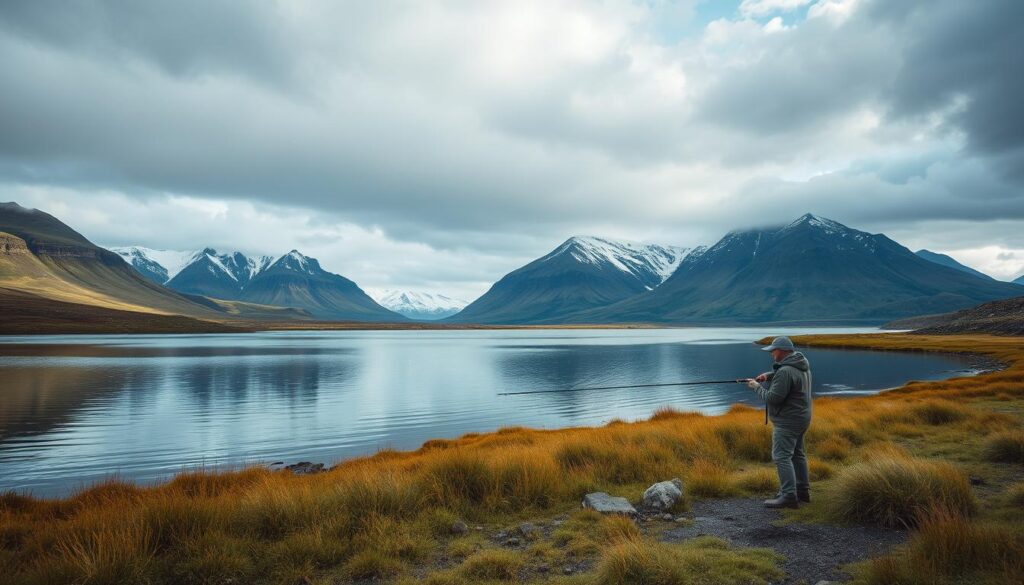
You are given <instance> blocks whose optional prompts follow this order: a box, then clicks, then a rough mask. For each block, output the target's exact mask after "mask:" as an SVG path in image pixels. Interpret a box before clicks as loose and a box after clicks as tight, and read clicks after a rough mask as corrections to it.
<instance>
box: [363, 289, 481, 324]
mask: <svg viewBox="0 0 1024 585" xmlns="http://www.w3.org/2000/svg"><path fill="white" fill-rule="evenodd" d="M367 293H368V294H370V295H371V296H372V297H373V299H374V300H375V301H377V302H378V303H380V305H381V306H383V307H385V308H387V309H390V310H392V311H394V312H396V313H399V314H402V315H405V316H406V317H410V318H413V319H443V318H445V317H448V316H450V315H454V314H455V313H458V312H459V311H461V310H462V309H463V308H464V307H465V306H466V305H468V304H469V303H468V302H466V301H463V300H459V299H453V298H451V297H448V296H445V295H443V294H440V293H433V292H427V291H411V290H394V289H381V290H372V289H371V290H368V291H367Z"/></svg>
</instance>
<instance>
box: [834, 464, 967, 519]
mask: <svg viewBox="0 0 1024 585" xmlns="http://www.w3.org/2000/svg"><path fill="white" fill-rule="evenodd" d="M830 495H831V503H830V506H831V510H832V513H833V514H834V516H835V517H836V519H837V520H840V521H845V522H860V523H869V524H877V525H880V526H884V527H890V528H892V527H905V526H914V525H916V524H918V523H919V522H920V521H921V519H922V517H923V515H924V514H926V513H927V512H928V511H929V510H933V509H937V508H941V509H944V510H949V511H950V512H951V513H957V514H961V515H963V516H968V515H970V514H972V513H973V512H974V510H975V501H974V496H973V494H972V493H971V486H970V484H969V483H968V482H967V478H966V477H964V475H963V474H962V473H961V472H960V471H959V470H957V469H956V468H955V467H953V466H952V465H950V464H948V463H933V462H930V461H925V460H920V459H911V458H892V457H883V458H878V459H872V460H870V461H867V462H864V463H858V464H856V465H853V466H850V467H847V468H845V469H843V470H842V471H840V473H839V474H838V475H837V476H836V479H835V485H834V486H833V487H832V490H831V494H830Z"/></svg>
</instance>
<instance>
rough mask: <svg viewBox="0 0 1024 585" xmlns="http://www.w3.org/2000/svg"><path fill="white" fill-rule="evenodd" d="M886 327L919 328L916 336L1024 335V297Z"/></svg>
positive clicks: (992, 302)
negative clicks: (961, 334)
mask: <svg viewBox="0 0 1024 585" xmlns="http://www.w3.org/2000/svg"><path fill="white" fill-rule="evenodd" d="M885 326H886V328H889V329H915V331H914V333H921V334H927V335H948V334H952V333H991V334H993V335H1024V296H1021V297H1015V298H1012V299H1004V300H1000V301H991V302H988V303H983V304H981V305H978V306H976V307H971V308H969V309H963V310H961V311H956V312H955V313H947V314H944V315H930V316H928V317H923V318H919V319H916V320H915V319H905V320H900V321H893V322H891V323H886V325H885Z"/></svg>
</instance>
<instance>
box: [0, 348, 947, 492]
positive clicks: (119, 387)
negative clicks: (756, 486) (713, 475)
mask: <svg viewBox="0 0 1024 585" xmlns="http://www.w3.org/2000/svg"><path fill="white" fill-rule="evenodd" d="M796 332H797V331H796V330H791V331H788V333H796ZM771 333H776V332H775V331H772V332H768V331H762V330H738V329H717V330H709V329H700V330H612V331H459V332H438V331H407V332H393V331H392V332H326V333H266V334H253V335H208V336H53V337H47V338H22V339H17V338H7V339H6V340H4V341H5V342H0V398H2V399H0V489H20V490H31V491H34V492H36V493H39V494H44V495H55V494H61V493H66V492H67V491H68V490H69V489H72V488H74V487H78V486H80V485H81V484H83V483H88V482H94V481H97V480H99V479H102V478H103V477H104V476H106V475H108V474H111V473H118V474H120V475H122V476H123V477H127V478H131V479H135V480H138V481H143V482H146V481H155V480H158V479H161V478H164V477H166V476H167V475H169V474H171V473H174V472H176V471H179V470H181V469H182V468H186V467H193V466H198V465H237V464H241V463H251V462H255V461H275V460H289V461H294V460H298V459H309V460H318V461H324V462H331V461H335V460H337V459H340V458H344V457H349V456H353V455H358V454H365V453H369V452H372V451H374V450H377V449H380V448H384V447H394V448H414V447H416V446H418V445H419V444H421V443H422V442H423V441H425V440H427V439H430V438H435V437H453V436H458V435H460V434H463V433H466V432H471V431H475V432H484V431H488V430H493V429H495V428H498V427H501V426H506V425H527V426H533V427H549V428H551V427H561V426H567V425H580V424H588V425H589V424H600V423H602V422H606V421H608V420H610V419H612V418H623V419H635V418H640V417H647V416H649V415H650V414H651V412H652V411H653V410H654V409H655V408H657V407H659V406H662V405H672V406H675V407H678V408H683V409H700V410H702V411H705V412H709V413H715V412H721V411H723V410H725V409H727V408H728V407H729V406H730V405H732V404H735V403H737V402H746V403H754V402H753V399H752V398H753V397H752V395H751V394H750V393H749V391H747V390H745V389H744V388H743V387H742V386H739V385H736V386H730V385H725V386H722V385H718V386H691V387H685V388H679V387H666V388H641V389H635V390H626V391H601V392H570V393H564V392H561V393H547V394H532V395H525V396H513V397H500V396H498V393H500V392H512V391H529V390H541V391H552V390H559V389H565V388H576V387H585V386H605V385H624V384H649V383H657V382H665V381H679V380H694V379H722V378H733V377H736V376H742V375H748V374H754V373H756V372H759V371H762V370H764V369H766V368H767V367H768V359H767V357H766V356H765V354H764V353H763V352H760V351H759V350H758V349H757V348H756V347H754V346H753V345H752V344H751V343H750V341H751V340H753V339H757V338H760V337H763V336H765V335H768V334H771ZM808 354H809V357H810V359H811V361H812V363H813V364H814V368H815V379H816V386H817V389H818V391H819V393H828V392H837V393H842V392H861V391H873V390H877V389H880V388H886V387H891V386H895V385H898V384H900V383H902V382H904V381H905V380H907V379H929V378H939V377H945V376H948V375H949V374H950V373H951V372H950V370H955V369H958V368H961V367H963V364H962V363H960V362H958V361H957V360H956V359H955V358H952V357H944V356H934V355H909V354H894V353H874V352H839V351H825V350H811V351H809V352H808Z"/></svg>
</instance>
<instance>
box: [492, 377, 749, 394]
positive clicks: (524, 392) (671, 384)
mask: <svg viewBox="0 0 1024 585" xmlns="http://www.w3.org/2000/svg"><path fill="white" fill-rule="evenodd" d="M746 382H747V380H746V379H745V378H743V379H738V380H702V381H700V382H663V383H661V384H629V385H627V386H592V387H590V388H568V389H566V390H526V391H522V392H499V393H498V396H520V395H523V394H564V393H566V392H584V391H590V390H625V389H629V388H655V387H658V386H700V385H703V384H746Z"/></svg>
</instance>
